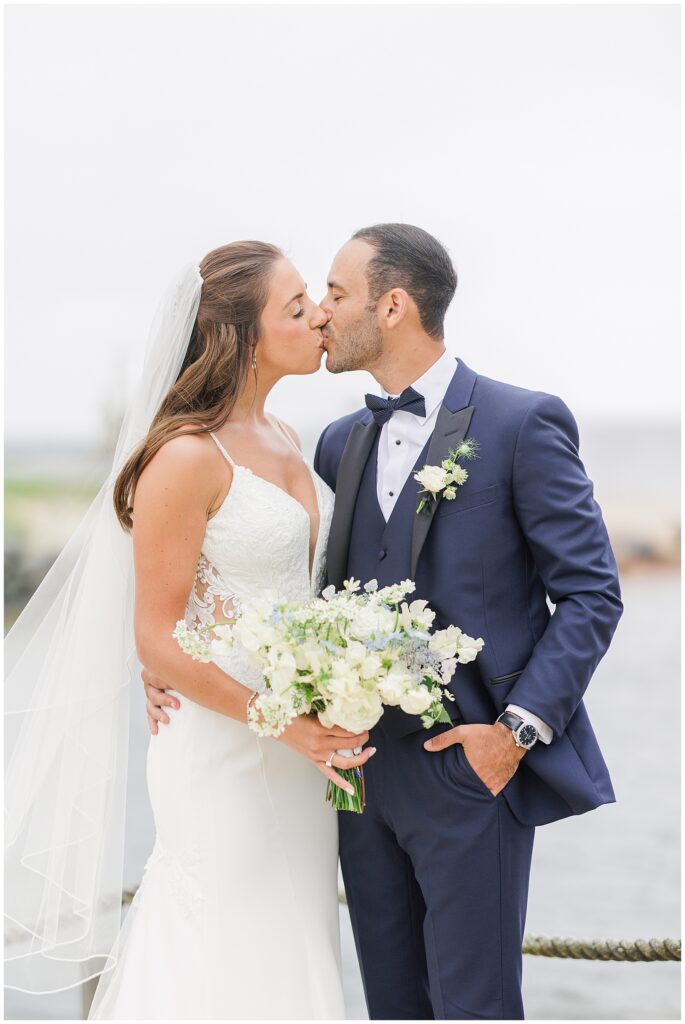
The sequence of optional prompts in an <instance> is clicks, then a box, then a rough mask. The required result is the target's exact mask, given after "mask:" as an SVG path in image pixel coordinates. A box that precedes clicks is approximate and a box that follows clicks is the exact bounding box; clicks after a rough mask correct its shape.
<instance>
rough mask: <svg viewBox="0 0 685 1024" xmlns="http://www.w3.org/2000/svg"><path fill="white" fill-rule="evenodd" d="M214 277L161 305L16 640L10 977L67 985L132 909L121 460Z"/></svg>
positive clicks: (10, 688) (9, 688) (93, 971)
mask: <svg viewBox="0 0 685 1024" xmlns="http://www.w3.org/2000/svg"><path fill="white" fill-rule="evenodd" d="M201 288H202V278H201V276H200V271H199V268H198V267H197V265H191V266H188V267H187V268H186V269H185V270H184V271H183V272H182V273H181V274H180V275H179V277H178V278H177V280H176V281H175V282H174V284H173V285H172V287H171V288H170V289H169V291H168V292H167V294H166V296H165V298H164V299H163V301H162V303H161V305H160V307H159V309H158V311H157V314H156V316H155V319H154V322H153V325H152V329H151V334H150V338H149V341H148V346H147V349H146V356H145V365H144V369H143V373H142V378H141V380H140V383H139V385H138V387H137V389H136V393H135V395H134V397H133V399H132V401H131V403H130V405H129V407H128V410H127V413H126V416H125V418H124V422H123V426H122V428H121V432H120V435H119V440H118V442H117V447H116V454H115V456H114V462H113V466H112V470H111V472H110V475H109V477H108V478H107V480H106V482H105V483H104V485H103V487H102V488H101V490H100V492H99V494H98V496H97V497H96V498H95V500H94V501H93V503H92V505H91V506H90V508H89V510H88V512H87V514H86V516H85V518H84V519H83V521H82V522H81V524H80V525H79V527H78V528H77V530H76V532H75V533H74V535H73V536H72V537H71V539H70V540H69V542H68V544H67V545H66V547H65V548H64V550H63V551H62V553H61V554H60V555H59V557H58V559H57V561H56V562H55V564H54V565H53V566H52V568H51V569H50V571H49V573H48V574H47V576H46V577H45V579H44V581H43V583H42V584H41V585H40V587H39V588H38V590H37V591H36V593H35V594H34V596H33V598H32V599H31V601H30V602H29V604H28V605H27V607H26V609H25V610H24V612H23V613H22V615H21V616H20V617H19V619H18V620H17V622H16V624H15V625H14V627H13V629H12V630H11V631H10V633H9V634H8V636H7V638H6V642H5V663H6V667H7V678H6V690H5V712H6V719H5V722H6V735H5V746H6V751H7V754H6V797H5V806H6V822H5V844H6V863H5V919H6V960H5V984H6V985H7V986H8V987H9V988H14V989H18V990H20V991H24V992H30V993H47V992H59V991H62V990H63V989H67V988H72V987H73V986H75V985H79V984H82V983H83V982H84V981H87V980H88V979H89V978H92V977H95V976H97V975H99V974H101V973H102V972H103V971H106V970H109V969H111V968H112V967H113V966H114V963H113V958H112V956H111V950H112V947H113V945H114V941H115V939H116V936H117V933H118V931H119V924H120V919H121V887H122V866H123V850H124V810H125V794H126V771H127V761H128V713H129V683H130V681H131V676H132V673H133V670H134V664H135V644H134V635H133V591H134V579H133V555H132V544H131V539H130V536H129V535H128V534H126V533H125V532H124V531H123V530H122V528H121V526H120V525H119V522H118V521H117V518H116V516H115V513H114V508H113V503H112V494H113V487H114V482H115V480H116V477H117V474H118V472H119V470H120V469H121V468H122V466H123V465H124V463H125V461H126V459H127V458H128V456H129V455H130V454H131V453H132V451H133V450H134V448H135V447H136V446H137V444H138V443H139V442H140V441H141V440H142V439H143V438H144V437H145V435H146V434H147V432H148V429H149V427H150V424H151V422H152V420H153V418H154V416H155V414H156V412H157V410H158V409H159V407H160V404H161V402H162V399H163V398H164V396H165V395H166V393H167V392H168V390H169V389H170V387H171V386H172V385H173V384H174V382H175V381H176V379H177V377H178V374H179V372H180V369H181V366H182V364H183V359H184V356H185V354H186V350H187V347H188V343H189V340H190V336H191V333H192V329H193V325H194V323H195V318H196V316H197V310H198V306H199V302H200V292H201Z"/></svg>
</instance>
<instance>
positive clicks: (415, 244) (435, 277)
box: [352, 224, 457, 340]
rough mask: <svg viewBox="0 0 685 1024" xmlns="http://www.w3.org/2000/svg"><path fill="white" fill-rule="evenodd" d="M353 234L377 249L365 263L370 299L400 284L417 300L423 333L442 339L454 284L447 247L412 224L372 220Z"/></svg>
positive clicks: (454, 289) (376, 299)
mask: <svg viewBox="0 0 685 1024" xmlns="http://www.w3.org/2000/svg"><path fill="white" fill-rule="evenodd" d="M352 238H357V239H360V240H361V241H363V242H368V244H369V245H371V246H373V248H374V249H375V250H376V251H375V253H374V255H373V256H372V257H371V259H370V261H369V264H368V267H367V279H368V282H369V294H370V297H371V299H372V301H373V302H377V301H378V299H379V298H380V297H381V295H383V294H384V293H385V292H388V291H390V289H391V288H403V289H404V290H405V291H406V292H407V294H408V295H410V296H411V297H412V299H413V300H414V302H415V303H416V307H417V309H418V311H419V316H420V318H421V326H422V327H423V329H424V331H425V332H426V334H430V335H431V336H432V337H434V338H438V339H440V340H442V338H443V337H444V333H445V313H446V312H447V307H448V306H449V304H450V302H451V301H452V298H453V296H454V293H455V291H456V288H457V272H456V270H455V269H454V266H453V265H452V260H451V259H450V255H449V253H448V252H447V249H446V248H445V246H444V245H442V243H441V242H439V241H438V240H437V238H434V237H433V235H429V234H428V232H427V231H424V230H423V229H422V228H417V227H414V225H413V224H374V225H373V226H372V227H369V228H360V230H359V231H355V233H354V234H353V235H352Z"/></svg>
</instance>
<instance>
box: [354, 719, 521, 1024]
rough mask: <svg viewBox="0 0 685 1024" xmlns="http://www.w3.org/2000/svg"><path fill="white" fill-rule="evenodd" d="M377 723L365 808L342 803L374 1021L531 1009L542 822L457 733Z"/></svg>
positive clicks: (488, 1016)
mask: <svg viewBox="0 0 685 1024" xmlns="http://www.w3.org/2000/svg"><path fill="white" fill-rule="evenodd" d="M444 728H445V727H444V726H439V727H435V728H433V729H431V730H423V729H422V730H421V731H420V732H414V733H411V734H410V735H408V736H403V737H396V736H389V735H386V734H384V733H383V730H382V727H381V726H380V725H379V726H378V727H376V728H375V729H374V730H373V732H372V736H371V743H372V744H373V745H374V746H375V747H376V748H377V753H376V755H375V756H374V757H373V758H372V760H371V761H370V763H369V764H368V765H367V767H366V768H365V772H364V774H365V779H366V801H367V805H366V809H365V810H364V813H363V814H352V813H350V812H348V811H340V812H339V815H338V817H339V824H340V858H341V864H342V871H343V878H344V881H345V889H346V892H347V897H348V903H349V910H350V918H351V921H352V928H353V931H354V937H355V942H356V946H357V955H358V957H359V963H360V967H361V972H362V979H363V983H364V992H365V996H366V1003H367V1007H368V1011H369V1016H370V1018H371V1019H372V1020H387V1019H400V1020H433V1019H435V1020H517V1019H522V1018H523V1003H522V999H521V969H522V955H521V945H522V941H523V933H524V925H525V916H526V904H527V899H528V878H529V874H530V862H531V857H532V852H533V836H534V831H535V829H534V826H531V825H522V824H521V823H520V822H519V821H518V820H517V819H516V818H515V817H514V816H513V814H512V813H511V811H510V810H509V807H508V805H507V802H506V800H504V799H503V797H502V795H501V794H499V795H498V796H497V797H493V796H492V794H491V793H490V791H489V790H488V789H487V787H486V786H485V785H484V784H483V783H482V782H481V780H480V779H479V777H478V776H477V775H476V773H475V772H474V771H473V769H472V768H471V766H470V764H469V762H468V760H467V758H466V755H465V753H464V750H463V748H462V747H461V746H460V745H459V744H455V745H454V746H451V747H448V748H447V749H446V750H443V751H439V752H437V753H428V751H425V750H424V749H423V744H424V742H425V740H426V739H427V738H428V737H429V736H432V735H433V734H434V733H436V732H440V731H442V730H443V729H444Z"/></svg>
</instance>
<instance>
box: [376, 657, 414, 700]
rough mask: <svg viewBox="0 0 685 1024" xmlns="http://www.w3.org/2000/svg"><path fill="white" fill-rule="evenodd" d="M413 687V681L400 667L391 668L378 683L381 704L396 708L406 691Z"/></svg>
mask: <svg viewBox="0 0 685 1024" xmlns="http://www.w3.org/2000/svg"><path fill="white" fill-rule="evenodd" d="M413 686H414V679H413V678H412V677H411V676H410V675H409V673H408V672H407V671H406V670H405V669H403V668H402V667H401V666H399V665H398V666H393V668H391V669H390V671H389V672H388V674H387V676H384V677H383V678H382V679H380V680H379V681H378V692H379V693H380V695H381V697H382V699H383V703H384V704H389V705H390V706H391V707H397V706H398V704H399V703H400V700H401V699H402V697H403V696H404V695H405V693H406V692H407V690H410V689H411V688H412V687H413Z"/></svg>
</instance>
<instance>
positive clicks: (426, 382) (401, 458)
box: [376, 352, 553, 743]
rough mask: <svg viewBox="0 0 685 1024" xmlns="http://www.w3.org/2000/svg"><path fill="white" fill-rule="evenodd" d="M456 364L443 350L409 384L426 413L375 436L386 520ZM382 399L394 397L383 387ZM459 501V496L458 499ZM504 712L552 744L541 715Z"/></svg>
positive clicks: (391, 423) (396, 420) (395, 421)
mask: <svg viewBox="0 0 685 1024" xmlns="http://www.w3.org/2000/svg"><path fill="white" fill-rule="evenodd" d="M457 367H458V363H457V361H456V360H455V358H454V356H451V355H450V354H449V352H443V354H442V355H441V356H440V358H439V359H438V360H437V361H436V362H435V363H433V365H432V366H431V368H430V369H429V370H426V372H425V373H424V374H423V376H422V377H419V379H418V380H415V381H414V382H413V384H412V385H411V386H412V387H413V388H414V390H415V391H418V393H419V394H420V395H422V396H423V398H424V401H425V403H426V415H425V416H416V415H415V413H413V412H406V411H405V410H404V409H400V410H399V411H398V412H396V413H394V414H393V415H392V416H391V417H390V419H389V420H388V422H387V423H384V424H383V426H382V427H381V434H380V437H379V439H378V463H377V467H376V488H377V494H378V504H379V505H380V507H381V511H382V513H383V517H384V518H385V521H386V522H387V521H388V519H389V518H390V516H391V514H392V510H393V509H394V507H395V502H396V501H397V499H398V497H399V494H400V491H401V490H402V488H403V487H404V485H405V483H406V482H407V478H408V477H409V474H410V473H411V471H412V470H413V468H414V465H415V464H416V460H417V459H418V457H419V455H420V454H421V452H422V451H423V449H424V448H425V446H426V444H427V442H428V440H429V438H430V436H431V434H432V433H433V431H434V430H435V422H436V420H437V418H438V412H439V410H440V406H441V405H442V401H443V399H444V397H445V394H446V392H447V389H448V387H449V385H450V382H451V380H452V378H453V376H454V374H455V371H456V369H457ZM382 395H383V397H384V398H397V397H398V396H397V395H390V394H388V392H387V391H385V390H383V389H382ZM457 500H458V499H457ZM507 711H511V712H512V714H515V715H518V716H519V717H520V718H522V719H523V720H524V721H525V722H530V723H531V725H534V726H535V728H536V729H537V731H538V735H539V737H540V740H541V741H542V742H543V743H551V741H552V735H553V734H552V730H551V729H550V727H549V726H548V725H547V723H546V722H543V720H542V719H541V718H538V716H537V715H534V714H533V713H532V712H531V711H526V709H525V708H521V707H519V706H518V705H516V704H509V705H507Z"/></svg>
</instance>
